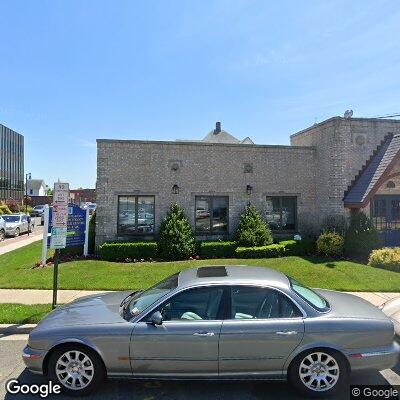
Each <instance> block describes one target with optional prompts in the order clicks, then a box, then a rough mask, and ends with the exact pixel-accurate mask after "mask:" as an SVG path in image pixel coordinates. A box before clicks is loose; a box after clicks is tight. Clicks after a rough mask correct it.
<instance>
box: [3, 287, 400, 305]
mask: <svg viewBox="0 0 400 400" xmlns="http://www.w3.org/2000/svg"><path fill="white" fill-rule="evenodd" d="M105 292H106V290H100V291H92V290H59V291H58V299H57V302H58V303H69V302H70V301H72V300H75V299H77V298H79V297H82V296H88V295H90V294H98V293H105ZM348 293H350V294H353V295H355V296H358V297H361V298H363V299H365V300H367V301H369V302H370V303H372V304H373V305H375V306H379V305H381V304H383V303H385V302H386V301H387V300H390V299H392V298H395V297H400V293H389V292H348ZM52 299H53V292H52V290H35V289H0V303H20V304H51V302H52Z"/></svg>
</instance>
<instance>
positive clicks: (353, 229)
mask: <svg viewBox="0 0 400 400" xmlns="http://www.w3.org/2000/svg"><path fill="white" fill-rule="evenodd" d="M381 245H382V241H381V239H380V237H379V234H378V231H377V230H376V228H375V227H374V226H373V225H372V222H371V220H370V219H369V218H368V217H367V216H366V215H365V214H364V213H363V212H356V213H355V214H353V215H352V216H351V218H350V225H349V228H348V229H347V231H346V236H345V242H344V251H345V253H346V254H347V255H348V256H355V257H363V258H367V257H368V255H369V254H370V253H371V251H372V250H375V249H377V248H379V247H381Z"/></svg>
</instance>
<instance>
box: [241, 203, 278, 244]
mask: <svg viewBox="0 0 400 400" xmlns="http://www.w3.org/2000/svg"><path fill="white" fill-rule="evenodd" d="M235 239H236V242H237V243H238V245H239V246H246V247H255V246H266V245H269V244H271V243H272V242H273V239H272V233H271V229H270V228H269V226H268V224H267V223H266V222H265V221H264V220H263V219H262V217H261V214H260V212H259V211H258V210H257V208H255V207H254V206H252V205H248V206H246V208H245V209H244V212H243V214H242V215H241V216H240V221H239V225H238V227H237V230H236V234H235Z"/></svg>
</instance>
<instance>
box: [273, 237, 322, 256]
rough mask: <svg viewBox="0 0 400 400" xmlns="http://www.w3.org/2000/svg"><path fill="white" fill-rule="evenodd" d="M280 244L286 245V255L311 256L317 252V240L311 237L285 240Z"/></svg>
mask: <svg viewBox="0 0 400 400" xmlns="http://www.w3.org/2000/svg"><path fill="white" fill-rule="evenodd" d="M279 244H281V245H283V246H285V255H286V256H311V255H312V254H314V253H315V241H314V240H311V239H302V240H283V241H281V242H279Z"/></svg>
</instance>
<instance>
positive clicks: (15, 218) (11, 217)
mask: <svg viewBox="0 0 400 400" xmlns="http://www.w3.org/2000/svg"><path fill="white" fill-rule="evenodd" d="M3 218H4V221H6V222H19V216H18V215H4V216H3Z"/></svg>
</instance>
